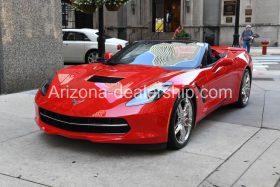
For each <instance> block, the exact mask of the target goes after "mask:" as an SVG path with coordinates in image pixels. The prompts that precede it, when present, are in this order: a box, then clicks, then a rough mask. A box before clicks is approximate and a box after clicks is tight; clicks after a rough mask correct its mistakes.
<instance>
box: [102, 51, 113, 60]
mask: <svg viewBox="0 0 280 187" xmlns="http://www.w3.org/2000/svg"><path fill="white" fill-rule="evenodd" d="M112 56H113V53H111V52H106V53H105V54H104V58H105V60H110V59H111V58H112Z"/></svg>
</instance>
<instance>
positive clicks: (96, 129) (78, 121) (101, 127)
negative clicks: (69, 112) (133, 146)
mask: <svg viewBox="0 0 280 187" xmlns="http://www.w3.org/2000/svg"><path fill="white" fill-rule="evenodd" d="M39 113H40V119H41V120H42V121H43V122H44V123H46V124H48V125H50V126H54V127H57V128H59V129H63V130H67V131H72V132H85V133H100V134H101V133H103V134H125V133H127V132H128V131H129V130H130V127H129V125H128V124H127V122H126V121H125V120H124V119H121V118H87V117H71V116H65V115H61V114H57V113H54V112H51V111H48V110H45V109H42V108H40V109H39Z"/></svg>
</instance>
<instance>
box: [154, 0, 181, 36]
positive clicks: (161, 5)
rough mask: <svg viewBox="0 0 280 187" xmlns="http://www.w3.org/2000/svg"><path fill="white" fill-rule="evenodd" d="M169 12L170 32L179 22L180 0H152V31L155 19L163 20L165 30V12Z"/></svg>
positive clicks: (165, 29)
mask: <svg viewBox="0 0 280 187" xmlns="http://www.w3.org/2000/svg"><path fill="white" fill-rule="evenodd" d="M168 12H170V13H171V21H170V32H174V31H175V30H176V28H177V27H178V26H179V25H180V23H181V0H153V1H152V23H153V24H152V26H153V29H152V31H153V32H155V26H156V19H163V20H164V31H167V28H166V27H167V24H166V21H167V18H166V17H167V13H168Z"/></svg>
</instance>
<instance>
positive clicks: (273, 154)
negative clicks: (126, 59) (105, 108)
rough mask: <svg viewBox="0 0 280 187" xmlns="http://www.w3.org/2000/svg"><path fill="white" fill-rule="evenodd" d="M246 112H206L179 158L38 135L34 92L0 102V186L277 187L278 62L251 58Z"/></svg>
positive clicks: (177, 154) (1, 98) (175, 154)
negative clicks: (252, 71)
mask: <svg viewBox="0 0 280 187" xmlns="http://www.w3.org/2000/svg"><path fill="white" fill-rule="evenodd" d="M254 61H255V70H254V82H253V87H252V95H251V100H250V104H249V105H248V107H246V108H244V109H236V108H234V107H232V106H227V107H224V108H221V109H220V110H218V111H216V112H214V113H213V114H211V115H210V116H209V117H207V118H206V119H205V120H203V121H202V122H201V123H200V124H199V126H198V127H197V128H196V129H195V130H194V134H193V136H192V139H191V141H190V143H189V144H188V146H187V147H185V148H184V149H182V150H180V151H168V150H147V149H146V148H144V149H143V148H142V147H135V146H123V145H102V144H93V143H90V142H87V141H77V140H71V139H67V138H63V137H58V136H48V135H45V134H43V133H42V132H41V131H39V129H38V128H37V126H36V125H35V123H34V121H33V117H34V110H33V97H34V91H30V92H24V93H18V94H11V95H4V96H0V129H1V131H0V186H114V187H115V186H149V187H150V186H155V187H158V186H163V187H164V186H184V187H191V186H201V187H217V186H219V187H227V186H240V187H245V186H246V187H251V186H252V187H262V186H263V187H274V186H275V187H276V186H277V187H279V185H280V184H278V185H277V181H278V180H279V178H280V159H279V158H280V118H279V112H280V71H279V70H280V68H279V67H280V57H265V58H264V57H255V59H254Z"/></svg>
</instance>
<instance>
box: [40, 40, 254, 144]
mask: <svg viewBox="0 0 280 187" xmlns="http://www.w3.org/2000/svg"><path fill="white" fill-rule="evenodd" d="M105 56H107V57H109V56H110V55H109V54H106V55H105ZM252 66H253V65H252V59H251V57H250V55H249V54H248V53H247V52H246V51H245V50H244V49H240V48H232V47H217V46H212V47H210V46H209V45H208V44H207V43H198V42H191V43H186V42H181V41H139V42H135V43H133V44H131V45H128V46H126V47H125V48H124V49H123V50H121V51H120V52H118V53H117V54H116V55H114V56H113V57H112V58H110V59H108V60H106V61H105V62H97V63H94V64H88V65H79V66H72V67H67V68H64V69H62V70H59V71H58V72H56V75H55V76H53V77H52V78H51V79H48V80H47V81H46V82H45V83H44V84H43V85H42V87H41V88H40V89H39V91H38V93H37V95H36V98H35V102H36V118H35V120H36V122H37V124H38V125H39V127H40V128H41V129H42V130H43V131H44V132H45V133H47V134H55V135H61V136H65V137H69V138H75V139H84V140H89V141H92V142H99V143H120V144H162V143H166V144H167V145H168V147H169V148H171V149H180V148H182V147H184V146H185V145H186V144H187V142H188V141H189V139H190V136H191V133H192V129H193V128H194V127H195V126H196V125H197V124H198V122H199V121H200V120H202V119H203V118H204V117H205V116H207V115H208V114H209V113H211V112H213V111H214V110H216V109H217V108H219V107H221V106H224V105H228V104H234V105H236V106H238V107H245V106H246V105H247V104H248V101H249V96H250V89H251V80H252V68H253V67H252Z"/></svg>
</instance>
